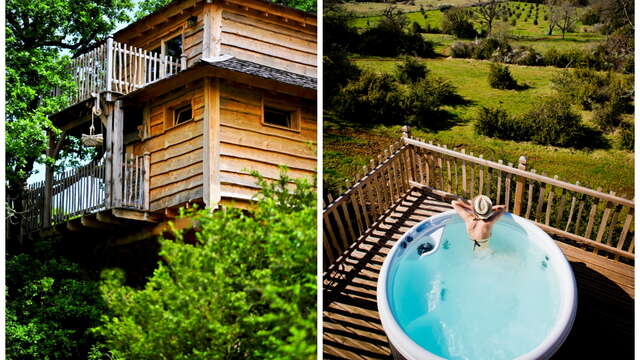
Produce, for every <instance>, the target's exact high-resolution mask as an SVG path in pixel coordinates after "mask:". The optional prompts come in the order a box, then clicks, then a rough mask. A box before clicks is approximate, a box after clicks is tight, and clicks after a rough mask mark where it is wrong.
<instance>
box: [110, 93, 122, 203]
mask: <svg viewBox="0 0 640 360" xmlns="http://www.w3.org/2000/svg"><path fill="white" fill-rule="evenodd" d="M122 112H123V111H122V100H117V101H116V102H115V103H114V107H113V133H112V135H113V149H112V151H113V156H112V158H113V160H112V161H113V164H112V172H113V175H112V191H113V195H112V196H113V197H112V199H111V201H112V206H113V207H118V206H121V205H122V182H123V177H122V157H123V154H124V149H123V143H122V140H123V137H124V132H123V125H124V124H123V113H122Z"/></svg>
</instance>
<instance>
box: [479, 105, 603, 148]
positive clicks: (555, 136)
mask: <svg viewBox="0 0 640 360" xmlns="http://www.w3.org/2000/svg"><path fill="white" fill-rule="evenodd" d="M475 129H476V132H477V133H479V134H481V135H485V136H490V137H496V138H499V139H503V140H515V141H532V142H534V143H536V144H540V145H554V146H560V147H574V148H584V147H592V146H597V145H598V144H597V143H598V142H599V141H600V139H599V137H598V136H597V135H598V134H594V133H593V132H591V131H589V129H587V128H586V127H585V126H584V125H582V124H581V119H580V115H578V114H576V113H575V112H573V111H572V110H571V106H570V105H569V104H568V103H567V102H566V101H564V100H563V99H562V98H560V97H551V96H549V97H543V98H541V99H539V100H538V103H537V104H535V105H534V106H533V107H532V108H531V109H530V110H529V111H527V112H525V113H524V114H522V115H520V116H509V115H508V114H507V113H506V112H505V111H504V110H503V109H492V108H485V107H483V108H482V109H480V111H479V113H478V118H477V120H476V124H475Z"/></svg>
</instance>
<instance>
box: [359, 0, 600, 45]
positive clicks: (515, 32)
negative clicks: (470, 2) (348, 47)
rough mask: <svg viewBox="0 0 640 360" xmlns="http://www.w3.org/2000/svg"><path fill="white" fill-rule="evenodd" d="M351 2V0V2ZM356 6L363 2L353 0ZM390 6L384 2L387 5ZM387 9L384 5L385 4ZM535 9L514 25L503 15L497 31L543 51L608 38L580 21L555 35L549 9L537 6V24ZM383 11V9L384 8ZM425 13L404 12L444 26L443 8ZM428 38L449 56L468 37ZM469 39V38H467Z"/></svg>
mask: <svg viewBox="0 0 640 360" xmlns="http://www.w3.org/2000/svg"><path fill="white" fill-rule="evenodd" d="M348 4H352V3H348ZM358 4H367V3H358ZM507 4H508V5H507V6H508V7H509V8H511V9H512V10H514V11H517V10H515V7H516V6H520V7H521V8H526V9H528V8H529V7H530V6H531V4H528V3H521V2H515V1H512V2H508V3H507ZM352 5H353V6H360V5H355V4H352ZM386 6H388V5H386V4H385V7H386ZM383 9H384V7H383ZM533 9H534V10H533V12H532V15H531V17H530V18H529V19H528V20H526V14H527V12H528V10H527V11H522V10H518V11H520V12H521V13H520V17H519V18H517V20H516V25H515V26H512V25H511V24H510V22H511V20H512V19H513V18H515V15H513V16H511V17H508V19H507V22H504V21H503V20H502V19H499V20H498V21H497V22H496V23H495V24H494V33H495V32H505V33H508V34H510V35H511V36H514V37H516V38H517V39H516V40H514V41H512V44H513V45H526V46H532V47H533V48H534V49H536V50H538V51H540V52H542V53H544V52H545V51H547V50H548V49H549V48H552V47H553V48H556V49H558V50H567V49H570V48H584V47H588V46H592V45H593V44H595V43H597V42H599V41H602V40H604V39H605V37H604V36H603V35H600V34H597V33H594V32H592V31H593V27H592V26H584V25H582V24H580V23H578V24H577V25H576V26H575V32H569V33H566V34H565V38H564V39H562V34H561V33H560V30H558V29H556V30H554V32H553V34H552V35H548V28H547V26H548V23H549V22H548V20H544V15H545V14H546V12H547V7H546V5H540V9H539V10H538V11H539V13H538V25H534V15H533V14H535V7H534V8H533ZM381 11H382V10H381ZM424 14H425V15H423V14H422V13H421V12H419V11H416V12H411V13H407V14H405V15H406V17H407V20H408V21H409V24H411V23H413V22H416V23H418V24H419V25H420V26H421V27H423V28H426V27H427V24H428V25H429V26H430V27H431V28H437V29H440V28H442V19H443V13H442V12H441V11H440V10H426V11H424ZM380 19H382V16H380V15H376V16H367V17H358V18H355V19H354V20H353V21H352V22H351V24H352V26H355V27H357V28H359V29H363V30H364V29H367V28H370V27H373V26H375V25H376V24H377V23H378V21H380ZM475 27H476V29H477V30H480V29H481V28H482V24H480V23H479V22H476V23H475ZM423 36H424V38H425V39H428V40H432V41H435V42H436V52H438V53H439V54H442V55H445V56H448V55H449V52H448V48H449V46H451V44H453V43H454V42H455V41H465V40H460V39H456V38H455V37H454V36H453V35H446V34H424V35H423ZM467 41H468V40H467Z"/></svg>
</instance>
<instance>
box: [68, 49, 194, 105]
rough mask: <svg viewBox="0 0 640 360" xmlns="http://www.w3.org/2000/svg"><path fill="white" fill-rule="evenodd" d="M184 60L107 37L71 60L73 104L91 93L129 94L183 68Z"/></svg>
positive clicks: (184, 66)
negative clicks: (73, 83) (73, 88)
mask: <svg viewBox="0 0 640 360" xmlns="http://www.w3.org/2000/svg"><path fill="white" fill-rule="evenodd" d="M185 60H186V59H175V58H173V57H171V56H167V55H164V56H163V55H160V54H157V53H155V52H151V51H148V50H143V49H140V48H136V47H134V46H130V45H127V44H123V43H119V42H117V41H113V39H112V38H108V39H107V41H106V42H105V43H103V44H102V45H100V46H98V47H96V48H95V49H93V50H91V51H90V52H88V53H86V54H83V55H81V56H79V57H77V58H75V59H73V60H71V66H70V69H71V71H72V74H73V78H74V80H75V83H76V92H75V94H73V96H72V99H71V100H72V103H78V102H81V101H83V100H86V99H89V98H91V97H92V93H101V92H103V91H113V92H118V93H122V94H128V93H130V92H132V91H134V90H137V89H140V88H143V87H145V86H147V85H149V84H151V83H154V82H156V81H158V80H161V79H164V78H166V77H169V76H171V75H173V74H176V73H177V72H179V71H180V70H182V69H184V68H186V61H185Z"/></svg>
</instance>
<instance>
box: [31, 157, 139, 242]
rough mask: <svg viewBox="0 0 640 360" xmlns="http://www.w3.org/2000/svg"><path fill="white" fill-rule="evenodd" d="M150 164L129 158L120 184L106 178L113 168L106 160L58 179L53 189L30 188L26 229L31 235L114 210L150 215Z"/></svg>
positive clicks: (37, 185) (41, 184)
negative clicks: (147, 213)
mask: <svg viewBox="0 0 640 360" xmlns="http://www.w3.org/2000/svg"><path fill="white" fill-rule="evenodd" d="M148 162H149V156H133V155H132V154H125V156H124V161H123V162H122V174H123V176H122V178H121V181H120V182H119V183H118V184H113V183H112V182H111V181H109V180H108V179H107V178H106V171H107V170H106V168H108V167H109V166H110V164H106V163H105V160H104V158H103V159H101V160H100V161H98V162H93V163H90V164H87V165H84V166H80V167H77V168H73V169H70V170H67V171H64V172H61V173H59V174H56V175H54V177H53V182H52V183H51V185H50V186H49V185H48V184H47V183H46V182H45V181H39V182H36V183H34V184H31V185H29V186H28V188H27V193H26V196H25V199H24V201H23V209H25V214H24V216H23V220H22V221H23V228H24V229H25V231H26V232H27V233H30V232H33V231H37V230H41V229H46V228H51V227H55V226H56V225H59V224H65V223H67V222H69V221H70V220H73V219H80V218H81V217H83V216H86V215H92V214H96V213H99V212H102V211H104V210H110V209H128V210H139V211H146V210H147V209H148V208H149V204H148V194H149V189H148V183H149V182H148V178H147V173H148ZM116 192H121V193H122V195H121V196H116V195H115V193H116Z"/></svg>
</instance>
